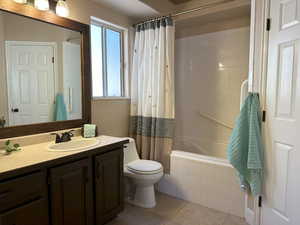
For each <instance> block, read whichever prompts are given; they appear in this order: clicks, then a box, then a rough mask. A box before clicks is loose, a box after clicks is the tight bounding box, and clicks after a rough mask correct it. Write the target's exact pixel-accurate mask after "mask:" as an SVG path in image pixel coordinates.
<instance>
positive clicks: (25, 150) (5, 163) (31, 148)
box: [0, 136, 126, 174]
mask: <svg viewBox="0 0 300 225" xmlns="http://www.w3.org/2000/svg"><path fill="white" fill-rule="evenodd" d="M73 139H74V140H78V139H82V137H74V138H73ZM97 139H98V140H99V141H100V143H99V144H98V145H94V146H92V147H90V148H85V149H81V150H78V151H67V152H53V151H48V146H49V145H50V144H54V142H53V141H52V142H44V143H39V144H34V145H27V146H25V147H22V146H21V150H20V151H17V152H12V153H11V154H9V155H6V154H5V153H4V152H1V153H0V174H1V173H4V172H8V171H12V170H15V169H20V168H22V167H27V166H32V165H35V164H39V163H42V162H47V161H50V160H54V159H59V158H62V157H65V156H70V155H74V154H77V153H79V152H84V151H88V150H91V149H95V148H99V147H103V146H106V145H110V144H114V143H117V142H120V141H124V140H126V138H117V137H110V136H99V137H97Z"/></svg>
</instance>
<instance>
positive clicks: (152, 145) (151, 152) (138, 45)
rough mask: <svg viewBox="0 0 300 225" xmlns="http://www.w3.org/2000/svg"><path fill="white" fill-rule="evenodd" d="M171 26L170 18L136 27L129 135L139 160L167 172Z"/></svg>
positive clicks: (171, 91) (171, 127)
mask: <svg viewBox="0 0 300 225" xmlns="http://www.w3.org/2000/svg"><path fill="white" fill-rule="evenodd" d="M174 40H175V37H174V25H173V21H172V19H171V18H169V17H164V18H161V19H158V20H155V21H151V22H146V23H142V24H139V25H137V26H136V33H135V43H134V55H133V73H132V78H131V81H132V82H131V124H130V133H131V136H132V137H133V138H135V139H136V143H137V148H138V151H139V154H140V156H141V158H142V159H151V160H156V161H159V162H161V163H162V164H163V166H164V168H165V171H166V172H168V171H169V167H170V162H169V161H170V153H171V149H172V144H173V143H172V140H173V132H174V123H175V120H174V119H175V112H174V107H175V106H174V104H175V103H174V102H175V101H174V100H175V99H174V98H175V97H174V95H175V94H174Z"/></svg>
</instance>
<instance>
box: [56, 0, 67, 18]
mask: <svg viewBox="0 0 300 225" xmlns="http://www.w3.org/2000/svg"><path fill="white" fill-rule="evenodd" d="M56 14H57V15H58V16H61V17H67V16H69V7H68V4H67V3H66V0H58V2H57V4H56Z"/></svg>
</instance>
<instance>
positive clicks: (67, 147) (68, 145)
mask: <svg viewBox="0 0 300 225" xmlns="http://www.w3.org/2000/svg"><path fill="white" fill-rule="evenodd" d="M99 143H100V141H99V140H98V139H94V138H93V139H79V140H72V141H69V142H63V143H58V144H50V145H49V146H48V151H51V152H68V151H78V150H82V149H85V148H90V147H93V146H95V145H98V144H99Z"/></svg>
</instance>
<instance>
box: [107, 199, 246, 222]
mask: <svg viewBox="0 0 300 225" xmlns="http://www.w3.org/2000/svg"><path fill="white" fill-rule="evenodd" d="M156 197H157V206H156V207H155V208H153V209H143V208H139V207H136V206H133V205H130V204H126V206H125V210H124V212H122V213H121V214H120V215H119V216H118V217H117V218H116V219H114V220H113V221H111V222H110V223H108V225H247V223H246V222H245V221H244V220H243V219H242V218H239V217H236V216H232V215H228V214H226V213H223V212H219V211H216V210H213V209H209V208H206V207H203V206H201V205H197V204H193V203H188V202H186V201H183V200H179V199H176V198H173V197H170V196H168V195H164V194H161V193H158V194H157V196H156Z"/></svg>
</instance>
